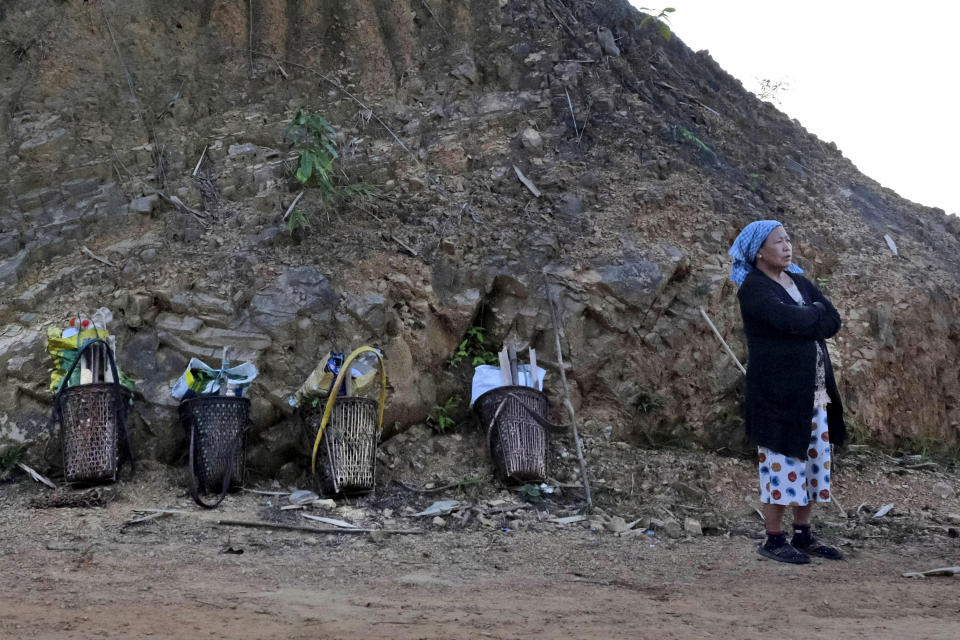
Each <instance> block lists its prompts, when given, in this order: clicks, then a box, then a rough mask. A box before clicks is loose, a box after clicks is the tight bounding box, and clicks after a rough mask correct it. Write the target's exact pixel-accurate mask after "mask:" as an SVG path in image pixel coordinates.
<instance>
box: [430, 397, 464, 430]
mask: <svg viewBox="0 0 960 640" xmlns="http://www.w3.org/2000/svg"><path fill="white" fill-rule="evenodd" d="M458 406H460V401H459V400H458V399H457V397H456V396H450V397H449V398H447V400H446V402H444V403H443V404H442V405H439V404H438V405H434V406H433V411H431V412H430V415H429V416H427V422H428V423H429V424H430V426H431V427H432V428H433V430H434V431H436V432H437V433H443V432H444V431H446V430H447V429H451V428H453V427H454V426H456V424H457V421H456V420H455V419H454V417H453V413H454V412H455V411H456V410H457V407H458Z"/></svg>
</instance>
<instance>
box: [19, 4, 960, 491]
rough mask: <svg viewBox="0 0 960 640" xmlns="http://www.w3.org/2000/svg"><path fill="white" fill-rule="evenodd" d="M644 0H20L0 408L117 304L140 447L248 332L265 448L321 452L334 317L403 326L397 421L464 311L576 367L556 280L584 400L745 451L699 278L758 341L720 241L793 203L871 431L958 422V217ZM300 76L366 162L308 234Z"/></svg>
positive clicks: (172, 429)
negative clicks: (363, 190) (638, 1)
mask: <svg viewBox="0 0 960 640" xmlns="http://www.w3.org/2000/svg"><path fill="white" fill-rule="evenodd" d="M251 16H252V23H251ZM641 19H642V15H641V14H639V13H638V12H637V11H635V10H634V9H632V8H631V7H630V6H629V5H628V4H627V3H626V1H625V0H596V1H595V2H590V3H585V2H584V3H575V2H564V1H562V0H533V1H530V2H527V1H520V0H499V1H498V2H491V1H474V2H445V1H441V0H432V1H431V2H429V3H427V2H418V1H414V0H349V1H344V0H300V1H299V2H287V1H283V0H253V1H252V2H250V3H247V2H241V1H240V0H203V1H200V2H196V1H193V2H186V1H184V0H174V1H170V2H164V3H159V2H149V1H147V0H127V1H124V2H120V1H119V0H89V1H88V0H11V1H10V2H6V3H4V4H3V5H0V45H2V48H0V76H2V83H0V129H2V131H3V135H2V137H0V289H2V296H0V378H2V383H0V385H2V386H0V436H2V437H3V438H5V439H8V440H10V439H12V440H27V441H32V440H34V439H36V438H38V437H40V434H41V433H43V432H44V430H45V428H46V424H47V420H48V415H49V411H50V401H51V398H50V394H49V392H48V390H47V385H48V380H49V379H48V372H47V369H48V367H49V366H50V364H49V361H48V357H47V355H46V352H45V333H46V328H47V327H48V326H51V325H54V326H60V325H62V323H63V322H64V321H65V320H66V318H68V317H69V316H70V315H73V314H75V313H76V312H77V311H87V312H90V311H92V310H93V309H96V308H97V307H100V306H108V307H110V308H111V309H112V310H113V312H114V314H115V315H116V316H117V320H116V321H115V322H114V325H113V326H112V327H111V330H112V331H113V332H114V333H115V334H116V335H117V336H118V340H119V344H120V358H121V361H120V364H121V366H122V368H124V369H125V370H127V371H128V372H129V373H130V374H131V375H132V376H134V377H135V378H137V380H138V394H137V398H136V405H135V409H134V415H133V418H132V422H131V431H132V434H133V438H134V445H135V448H136V450H137V454H138V455H139V456H141V457H149V458H155V459H158V460H161V461H165V462H173V461H176V460H177V459H178V457H179V456H180V455H181V453H182V451H183V450H184V444H183V441H182V436H181V434H180V430H179V427H178V426H177V423H176V405H175V401H173V400H172V399H171V398H170V397H169V389H170V386H171V384H172V382H173V381H174V380H175V379H176V377H177V376H178V375H179V374H180V373H181V372H182V371H183V369H184V367H185V365H186V362H187V360H188V358H189V357H191V356H198V357H201V358H206V359H208V360H209V361H214V360H215V359H216V356H215V355H214V354H219V351H220V348H221V347H222V346H225V345H229V346H231V347H232V349H233V353H234V356H235V358H241V357H243V358H251V359H253V360H254V361H255V362H256V364H257V365H258V367H260V369H261V372H262V373H261V376H260V378H259V379H258V382H257V383H256V384H255V386H254V389H253V398H254V405H253V406H254V416H253V419H254V427H253V437H252V439H251V448H250V464H251V466H252V467H253V468H254V469H256V470H259V471H261V472H263V473H274V472H276V471H277V470H278V469H280V468H281V467H282V466H283V465H285V464H290V463H291V461H294V464H295V463H296V461H298V460H302V456H304V455H305V452H304V450H303V447H302V444H301V442H300V441H299V439H298V429H299V427H298V424H297V421H296V419H295V417H294V416H292V415H291V413H290V410H289V407H288V406H287V404H286V398H287V396H288V394H289V393H290V392H291V391H293V389H295V388H296V387H297V386H298V384H299V382H300V381H301V380H302V379H303V378H304V377H305V376H306V375H307V374H308V373H309V372H310V370H311V369H312V368H313V366H314V364H315V363H316V361H317V359H318V357H319V356H320V355H322V354H323V353H325V352H326V351H327V350H328V349H331V348H336V350H341V351H342V350H349V349H351V348H353V347H355V346H359V345H361V344H371V345H374V346H377V347H380V348H382V349H383V350H384V352H385V354H386V357H387V367H388V374H389V377H390V384H391V393H390V400H389V406H388V412H387V424H388V425H391V429H397V430H399V429H404V428H405V427H407V426H409V425H411V424H416V423H419V422H422V421H423V420H424V419H425V416H426V415H427V413H428V412H429V411H430V410H431V409H432V408H433V407H434V405H436V404H442V403H443V402H445V401H446V399H447V398H449V397H450V396H456V397H459V398H463V397H464V396H465V394H466V393H467V390H468V385H469V369H468V367H466V366H465V365H461V366H460V367H453V368H451V367H448V366H447V365H446V362H447V360H448V358H450V356H451V355H452V354H453V353H454V350H455V348H456V346H457V345H458V343H460V341H461V340H462V339H463V338H464V335H465V333H466V332H467V331H468V330H469V329H470V328H471V327H473V326H482V327H485V328H486V329H487V334H488V336H489V339H490V341H491V343H493V344H494V345H495V346H496V347H497V348H499V345H500V344H501V342H502V341H503V340H505V339H508V338H510V339H515V340H517V341H519V342H520V343H522V344H527V343H529V344H532V345H533V346H535V347H536V348H537V349H538V352H539V353H540V354H541V356H540V357H541V359H542V360H546V361H547V362H546V364H547V366H548V369H551V376H550V378H548V386H551V387H552V389H551V394H552V395H553V397H554V398H556V396H557V391H558V385H557V384H556V383H557V382H558V375H557V370H556V365H555V364H551V360H555V355H554V349H553V334H552V331H551V329H550V318H549V313H548V307H547V306H546V303H545V289H544V283H545V281H550V282H551V283H553V284H554V287H555V290H556V292H557V293H558V296H559V298H560V303H561V306H562V311H563V318H564V323H565V328H566V342H565V350H566V352H565V354H564V355H565V357H566V359H567V360H568V361H569V362H571V363H572V369H571V370H570V373H569V375H570V377H571V382H572V385H573V391H574V402H575V404H576V405H577V406H578V407H579V410H580V412H581V413H582V416H583V417H584V418H585V419H586V430H587V432H588V433H590V432H593V433H605V434H607V435H610V436H611V437H613V438H615V439H624V440H629V441H636V442H644V443H645V442H652V443H665V442H682V443H687V444H691V443H695V444H698V445H703V446H707V447H711V448H716V449H722V448H726V449H734V450H736V449H738V448H742V447H743V446H744V445H743V442H742V436H741V431H742V428H741V425H742V423H741V421H740V418H739V415H740V410H739V399H740V397H741V394H742V384H741V381H740V374H739V372H738V371H737V369H736V368H735V367H734V366H733V364H732V363H731V362H730V360H729V359H728V358H727V356H726V355H724V354H723V352H722V351H721V350H720V348H719V347H718V344H717V342H716V340H715V338H714V337H713V336H712V334H711V333H710V330H709V328H708V327H707V326H706V324H705V323H704V322H703V320H702V318H701V316H700V312H699V309H698V308H699V307H700V306H703V307H704V308H705V309H706V311H707V313H708V314H710V316H711V317H712V318H713V320H714V321H715V322H716V324H717V325H718V327H719V328H720V330H721V332H722V333H724V334H725V336H726V337H727V339H728V340H729V341H730V343H731V345H732V346H733V348H734V350H735V351H736V352H737V353H738V354H739V355H740V357H741V358H743V357H745V355H746V353H745V352H746V346H745V341H744V339H743V335H742V330H741V329H740V327H739V311H738V308H737V304H736V298H735V293H736V292H735V287H734V286H733V285H732V284H731V283H730V282H729V281H728V279H727V274H728V267H729V262H728V258H727V256H726V249H727V248H728V246H729V244H730V242H731V241H732V239H733V238H734V237H735V236H736V234H737V232H738V230H739V229H740V228H741V227H742V226H743V225H745V224H746V223H748V222H749V221H751V220H753V219H757V218H767V217H775V218H778V219H780V220H782V221H783V222H784V223H785V224H786V225H787V226H788V227H789V228H790V231H791V234H792V235H793V236H794V237H795V239H796V240H797V249H796V253H797V254H798V255H799V263H800V264H801V266H802V267H804V269H806V270H807V272H808V274H809V275H810V276H811V277H812V278H813V279H815V280H816V281H817V282H818V283H819V284H820V285H821V286H822V288H823V289H825V291H826V292H827V293H828V295H829V296H830V297H831V298H832V299H833V300H834V301H835V303H836V304H837V306H838V308H840V310H841V313H842V315H843V317H844V320H845V325H844V329H843V331H842V332H841V334H840V336H839V337H838V338H837V339H836V340H835V341H834V342H833V344H832V345H831V349H832V355H833V359H834V363H835V366H836V368H837V369H838V373H839V376H840V383H841V389H842V390H843V392H844V393H845V396H846V399H847V406H848V409H849V413H850V416H849V418H850V421H851V423H852V424H853V426H854V431H855V433H856V435H857V437H859V438H867V437H870V438H874V439H877V440H880V441H883V442H886V443H891V444H893V443H897V442H899V441H903V440H907V441H910V442H911V443H915V444H926V445H930V446H932V445H934V444H935V445H938V446H940V447H942V448H950V447H954V448H955V447H956V445H957V442H958V439H960V406H958V400H960V381H958V374H957V368H956V366H955V365H956V362H957V360H958V350H960V349H958V344H957V343H958V340H960V323H958V302H957V300H958V296H957V294H958V291H960V285H958V275H960V242H958V238H957V234H958V232H960V223H958V220H957V219H956V218H953V217H948V216H946V215H945V214H944V212H943V211H940V210H937V209H929V208H925V207H921V206H918V205H915V204H912V203H910V202H907V201H905V200H903V199H902V198H900V197H898V196H897V195H896V194H895V193H893V192H892V191H890V190H888V189H885V188H883V187H882V186H881V185H879V184H877V183H876V182H874V181H872V180H870V179H869V178H867V177H866V176H863V175H862V174H860V173H859V172H858V171H857V169H856V167H854V166H853V165H852V164H851V163H850V162H849V161H848V160H846V159H845V158H844V157H843V155H842V154H841V152H840V151H839V150H838V149H837V148H836V147H835V146H834V145H833V144H829V143H825V142H823V141H821V140H818V139H817V138H816V137H815V136H813V135H811V134H809V133H808V132H806V131H805V130H804V129H803V127H802V126H801V124H800V123H798V122H796V121H792V120H790V119H789V118H787V117H786V116H784V115H783V114H782V113H780V112H779V111H777V110H776V109H775V108H774V107H773V106H772V105H771V104H769V103H763V102H760V101H759V100H758V99H757V98H756V97H754V96H753V95H752V94H750V93H748V92H747V91H745V90H744V88H743V86H742V85H741V84H740V82H738V81H737V80H736V79H734V78H732V77H731V76H729V75H728V74H727V73H725V72H724V71H723V70H722V69H721V68H720V67H719V66H718V65H717V64H716V63H715V62H714V61H713V60H712V59H711V58H710V56H709V55H708V54H707V53H706V52H696V53H695V52H693V51H691V50H690V49H688V48H687V47H686V46H685V45H684V44H683V43H682V41H681V40H680V38H682V36H683V34H682V33H681V34H679V36H680V38H673V39H671V40H669V41H667V40H665V39H664V38H663V37H661V35H660V34H659V32H658V30H657V29H656V28H655V27H654V26H653V25H651V24H647V25H645V26H643V27H641V26H640V21H641ZM300 108H307V109H309V110H311V111H312V112H314V113H319V114H322V115H323V116H324V117H325V118H327V119H328V120H329V121H330V122H331V123H332V124H333V126H334V127H335V128H336V129H337V130H338V132H339V147H340V153H341V156H342V158H341V165H340V166H339V169H340V170H341V175H342V176H344V179H345V180H349V181H350V182H362V183H366V184H368V185H370V186H371V188H372V189H373V195H372V196H371V197H369V198H352V199H348V200H346V201H344V202H341V203H339V204H337V205H334V206H329V205H325V204H324V203H323V202H322V201H321V198H320V196H319V195H318V192H317V190H308V191H307V193H306V194H305V195H304V196H303V197H302V199H301V200H300V202H299V203H298V205H297V206H298V207H299V208H300V209H302V210H303V211H304V213H305V216H306V223H307V226H306V228H305V229H302V230H298V231H296V232H295V233H291V232H289V231H288V230H287V228H286V226H285V225H284V223H283V221H282V218H283V215H284V212H285V211H286V210H287V208H288V206H289V205H290V204H291V203H292V202H293V200H294V199H295V198H296V196H297V194H298V193H299V191H300V187H299V185H298V184H297V182H296V181H295V180H294V179H293V176H292V173H293V171H292V170H293V168H294V164H295V162H296V157H297V156H296V153H295V152H292V151H291V150H290V148H289V147H288V146H287V145H286V144H285V143H284V141H283V136H282V132H283V127H284V125H285V124H287V123H288V122H289V121H290V120H291V118H292V117H293V115H294V113H295V112H296V111H297V110H298V109H300ZM574 121H575V122H576V124H574ZM877 135H882V132H878V133H877ZM201 158H202V161H201ZM521 173H522V175H524V176H525V177H526V178H527V179H529V181H530V182H531V183H532V184H533V185H534V186H535V189H536V192H537V194H536V195H535V194H534V192H533V190H531V189H529V188H528V187H527V186H525V185H524V184H523V183H522V182H521V180H520V179H519V178H518V176H519V175H520V174H521ZM885 235H887V236H889V237H890V238H891V239H892V240H893V241H895V243H896V246H897V248H898V254H897V255H894V253H893V252H892V251H891V249H890V248H888V245H887V242H886V241H885V239H884V236H885ZM91 254H93V256H95V257H93V256H91ZM550 383H553V384H552V385H551V384H550ZM465 404H466V402H465V401H461V403H460V417H464V418H466V416H467V415H468V414H467V412H466V410H465ZM35 449H38V450H39V449H41V448H35Z"/></svg>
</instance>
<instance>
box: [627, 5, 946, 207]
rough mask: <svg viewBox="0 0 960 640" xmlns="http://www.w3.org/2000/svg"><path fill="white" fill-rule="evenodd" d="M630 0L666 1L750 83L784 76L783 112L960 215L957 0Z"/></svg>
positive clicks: (678, 19)
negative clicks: (957, 119)
mask: <svg viewBox="0 0 960 640" xmlns="http://www.w3.org/2000/svg"><path fill="white" fill-rule="evenodd" d="M658 1H659V0H658ZM631 2H632V3H633V4H634V5H636V6H637V7H644V6H646V7H651V8H653V9H655V11H646V13H656V12H658V11H659V10H660V9H662V8H663V7H668V6H669V7H674V8H675V9H676V11H675V12H674V13H673V14H671V16H670V21H671V23H672V25H673V30H674V32H675V33H676V35H677V36H679V37H680V39H681V40H683V42H684V44H686V45H687V46H688V47H690V48H691V49H693V50H694V51H699V50H701V49H707V50H708V51H709V52H710V55H711V56H712V57H713V59H714V60H716V61H717V62H718V63H719V64H720V66H721V67H723V68H724V69H725V70H726V71H727V72H728V73H730V74H731V75H733V76H735V77H736V78H738V79H739V80H740V81H741V82H742V83H743V85H744V87H746V88H747V90H749V91H754V92H757V91H758V90H759V85H760V82H759V79H761V78H769V79H772V80H785V81H786V82H787V83H788V85H789V86H788V88H787V89H786V90H785V91H781V92H780V93H779V98H780V104H777V105H776V106H777V107H778V108H779V109H780V110H781V111H783V112H784V113H786V114H787V115H789V116H790V117H791V118H796V119H797V120H799V121H800V123H801V124H802V125H803V126H804V127H805V128H806V129H807V130H808V131H810V132H811V133H813V134H815V135H816V136H817V137H819V138H820V139H822V140H824V141H826V142H831V141H832V142H835V143H836V144H837V146H838V147H839V148H840V150H841V151H842V152H843V155H844V156H846V157H847V158H849V159H850V160H851V161H852V162H853V163H854V164H855V165H856V166H857V168H858V169H860V171H861V172H863V173H864V174H866V175H867V176H869V177H871V178H873V179H874V180H876V181H877V182H879V183H880V184H882V185H883V186H885V187H889V188H890V189H893V190H894V191H896V192H897V193H898V194H900V195H901V196H903V197H904V198H906V199H908V200H912V201H914V202H917V203H920V204H923V205H927V206H931V207H940V208H941V209H943V210H944V211H946V212H947V213H953V214H960V175H958V171H957V170H958V169H960V124H958V123H957V122H956V118H957V116H958V115H960V88H958V84H960V83H958V81H957V78H960V44H958V43H960V34H958V27H960V2H953V1H949V0H941V1H935V0H916V1H914V2H910V3H904V2H899V3H894V2H889V1H887V0H874V1H870V2H867V1H866V0H832V1H829V2H828V1H825V0H806V1H804V2H785V1H783V0H724V1H719V0H664V3H663V4H657V5H653V4H651V3H650V2H647V1H640V0H631ZM774 104H776V103H774Z"/></svg>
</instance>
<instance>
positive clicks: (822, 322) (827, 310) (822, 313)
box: [739, 283, 840, 340]
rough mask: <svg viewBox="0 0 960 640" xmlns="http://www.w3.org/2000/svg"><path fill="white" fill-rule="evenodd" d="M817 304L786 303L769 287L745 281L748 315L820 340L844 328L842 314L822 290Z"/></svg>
mask: <svg viewBox="0 0 960 640" xmlns="http://www.w3.org/2000/svg"><path fill="white" fill-rule="evenodd" d="M817 293H818V294H819V298H816V301H818V302H822V303H823V307H822V308H820V307H819V306H817V305H813V304H810V305H803V306H799V305H793V304H786V303H784V302H783V301H782V300H780V298H779V297H778V296H777V294H776V293H775V292H774V291H773V290H772V289H771V288H769V287H763V286H758V285H755V284H747V283H744V286H743V288H741V290H740V295H739V298H740V310H741V312H742V313H743V315H744V317H750V318H753V319H755V320H759V321H760V322H763V323H765V324H767V325H769V326H771V327H773V328H774V329H776V330H778V331H782V332H783V333H787V334H790V335H794V336H797V337H799V338H810V339H812V340H820V339H825V338H830V337H832V336H833V335H835V334H836V333H837V331H839V330H840V314H839V313H837V310H836V309H834V308H833V305H832V304H830V301H829V300H827V299H826V298H824V297H823V294H821V293H820V292H819V291H818V292H817Z"/></svg>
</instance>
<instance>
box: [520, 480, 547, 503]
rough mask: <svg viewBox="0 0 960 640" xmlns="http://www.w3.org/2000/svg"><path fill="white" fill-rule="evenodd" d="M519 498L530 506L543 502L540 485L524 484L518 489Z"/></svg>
mask: <svg viewBox="0 0 960 640" xmlns="http://www.w3.org/2000/svg"><path fill="white" fill-rule="evenodd" d="M520 497H521V498H523V499H524V500H525V501H527V502H529V503H530V504H540V503H541V502H543V493H542V492H541V491H540V485H536V484H525V485H523V486H522V487H520Z"/></svg>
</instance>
